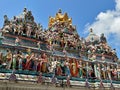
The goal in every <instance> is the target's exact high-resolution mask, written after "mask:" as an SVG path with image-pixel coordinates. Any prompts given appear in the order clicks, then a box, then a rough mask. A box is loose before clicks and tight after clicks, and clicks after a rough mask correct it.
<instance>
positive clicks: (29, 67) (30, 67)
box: [25, 53, 35, 70]
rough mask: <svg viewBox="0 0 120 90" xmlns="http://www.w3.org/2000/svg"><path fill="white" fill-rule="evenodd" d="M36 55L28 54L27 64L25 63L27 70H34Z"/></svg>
mask: <svg viewBox="0 0 120 90" xmlns="http://www.w3.org/2000/svg"><path fill="white" fill-rule="evenodd" d="M34 56H35V54H34V53H31V54H30V55H28V57H27V61H26V65H25V69H26V70H33V58H34Z"/></svg>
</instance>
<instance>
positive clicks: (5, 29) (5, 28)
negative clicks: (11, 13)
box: [2, 25, 11, 33]
mask: <svg viewBox="0 0 120 90" xmlns="http://www.w3.org/2000/svg"><path fill="white" fill-rule="evenodd" d="M10 30H11V28H10V25H5V26H4V28H3V31H2V32H3V33H8V32H10Z"/></svg>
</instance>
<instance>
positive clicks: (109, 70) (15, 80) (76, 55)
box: [0, 8, 120, 90]
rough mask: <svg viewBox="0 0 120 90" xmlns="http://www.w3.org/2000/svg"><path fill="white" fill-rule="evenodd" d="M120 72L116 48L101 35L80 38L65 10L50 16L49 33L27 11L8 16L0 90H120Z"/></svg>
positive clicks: (0, 41)
mask: <svg viewBox="0 0 120 90" xmlns="http://www.w3.org/2000/svg"><path fill="white" fill-rule="evenodd" d="M46 18H47V17H46ZM46 23H47V22H46ZM117 69H118V57H117V54H116V49H112V47H110V46H109V45H108V41H107V38H106V37H105V35H104V33H102V32H101V35H100V36H98V35H96V34H95V33H94V30H93V29H92V28H91V29H90V30H89V35H88V36H87V37H85V38H82V37H80V35H78V33H77V28H76V26H75V25H73V23H72V18H70V17H69V16H68V14H67V13H62V10H61V9H59V10H58V12H57V13H56V14H55V16H54V17H52V16H50V17H49V20H48V27H47V29H44V27H43V26H42V24H40V23H36V22H35V20H34V16H33V15H32V12H31V11H29V10H27V8H24V10H23V11H22V13H21V14H20V15H18V16H13V18H12V19H9V17H8V16H7V15H4V24H3V27H2V28H1V30H0V84H1V85H0V90H55V89H59V90H61V89H62V88H63V90H65V89H66V90H67V89H69V90H78V89H79V90H86V89H85V88H89V89H91V88H97V89H100V90H101V88H103V89H104V90H106V89H105V88H113V89H115V90H117V88H120V85H119V84H120V81H119V80H120V77H119V75H118V70H117ZM6 83H7V85H6ZM2 85H3V86H2ZM11 85H12V86H11ZM31 85H34V86H31ZM6 87H7V88H6ZM52 87H54V88H52ZM76 87H77V88H76ZM1 88H2V89H1Z"/></svg>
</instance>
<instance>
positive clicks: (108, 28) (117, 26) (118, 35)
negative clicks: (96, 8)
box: [86, 0, 120, 46]
mask: <svg viewBox="0 0 120 90" xmlns="http://www.w3.org/2000/svg"><path fill="white" fill-rule="evenodd" d="M115 1H116V7H115V10H107V11H106V12H100V13H99V14H98V15H97V17H96V20H95V21H94V22H93V23H92V24H88V25H87V26H86V30H89V28H93V30H94V32H95V33H96V34H98V35H100V34H101V33H104V34H105V35H106V36H107V38H108V39H110V38H111V35H113V36H112V39H110V41H109V42H110V43H111V45H112V44H113V45H115V46H118V45H119V46H120V0H115Z"/></svg>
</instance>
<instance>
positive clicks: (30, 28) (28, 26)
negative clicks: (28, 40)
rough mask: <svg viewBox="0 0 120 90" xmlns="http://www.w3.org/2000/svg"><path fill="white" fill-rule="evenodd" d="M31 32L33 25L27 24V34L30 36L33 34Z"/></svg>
mask: <svg viewBox="0 0 120 90" xmlns="http://www.w3.org/2000/svg"><path fill="white" fill-rule="evenodd" d="M31 32H32V26H31V25H30V24H27V31H26V34H27V36H28V37H30V36H31Z"/></svg>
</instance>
